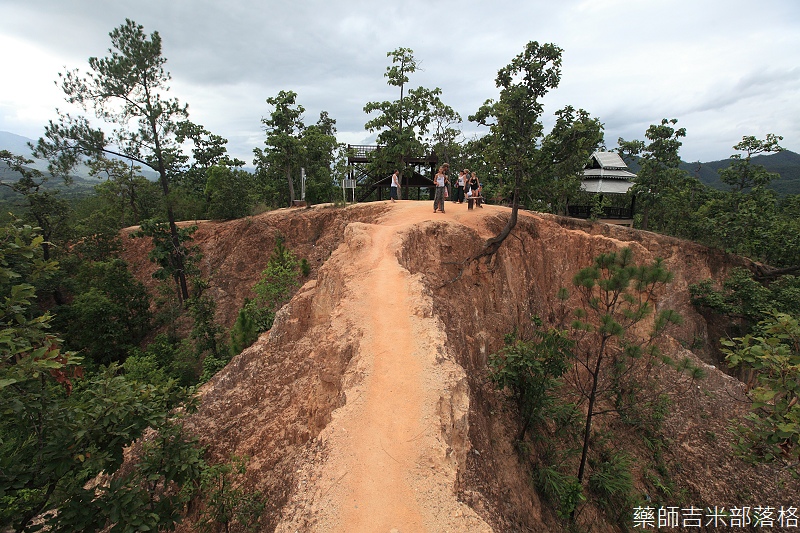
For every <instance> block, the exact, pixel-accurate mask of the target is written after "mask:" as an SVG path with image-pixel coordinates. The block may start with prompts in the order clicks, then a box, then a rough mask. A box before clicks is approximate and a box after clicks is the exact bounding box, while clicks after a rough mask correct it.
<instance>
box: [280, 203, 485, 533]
mask: <svg viewBox="0 0 800 533" xmlns="http://www.w3.org/2000/svg"><path fill="white" fill-rule="evenodd" d="M429 208H430V206H429V204H428V203H427V202H425V204H421V203H418V202H408V203H406V202H399V203H398V204H396V205H395V206H393V209H392V210H391V211H390V212H389V213H388V214H387V215H385V216H384V217H383V219H382V220H379V221H377V223H376V224H363V223H353V224H350V225H349V226H348V228H347V229H346V237H345V244H344V245H343V246H342V247H340V249H339V250H337V251H336V252H335V254H334V255H337V254H344V255H342V256H340V257H338V258H336V260H346V261H347V262H348V263H349V267H348V269H347V270H348V272H350V273H351V274H349V276H348V278H347V280H346V286H347V291H346V293H347V297H346V298H344V299H343V301H342V302H341V306H342V308H341V309H340V310H339V311H340V312H338V313H335V314H337V315H338V318H337V317H334V318H333V319H332V327H333V328H334V329H336V330H340V331H341V334H342V335H353V336H356V337H357V338H358V346H357V349H356V353H355V355H354V357H353V359H352V361H351V363H350V367H349V369H348V375H347V376H346V377H345V385H344V391H343V392H344V393H345V396H346V403H345V405H344V406H343V407H341V408H339V409H337V410H336V411H334V413H333V415H332V420H331V422H330V424H328V426H327V427H326V428H325V429H324V430H323V432H322V433H321V434H320V435H319V437H318V440H319V441H320V442H321V443H323V445H324V450H325V452H324V456H323V457H320V458H318V460H317V461H315V462H318V464H316V465H315V466H314V467H313V470H314V471H313V472H308V473H307V474H306V475H305V477H304V479H306V480H307V481H306V483H307V488H305V489H303V490H305V491H306V493H305V494H301V495H295V498H293V499H294V501H295V502H296V504H297V505H299V506H301V507H305V512H304V513H303V514H305V515H306V518H305V521H304V523H305V524H307V525H308V524H310V525H311V528H312V529H311V530H313V531H334V532H348V533H351V532H373V531H374V532H384V533H411V532H428V531H430V532H445V531H448V532H457V531H477V532H489V531H492V530H491V528H490V527H489V526H488V525H487V524H486V523H485V522H483V520H481V519H480V517H478V515H477V514H476V513H475V512H474V511H473V510H472V509H471V508H469V507H468V506H467V505H465V504H463V503H461V502H458V501H457V497H456V476H457V470H458V463H459V456H460V457H461V460H462V461H463V457H464V456H465V454H466V453H467V451H468V450H467V449H466V448H467V447H468V436H467V432H468V425H467V424H468V422H467V413H468V409H469V395H468V390H467V386H466V379H465V377H464V371H463V369H462V368H461V367H460V366H458V365H457V364H455V362H454V361H453V360H452V357H450V356H449V355H448V354H447V349H446V347H445V346H446V339H445V333H444V328H443V325H442V324H441V322H440V321H439V319H438V318H436V316H435V313H434V312H433V309H432V306H433V304H432V299H431V298H430V297H429V296H426V289H425V288H424V286H423V284H422V282H421V274H414V275H412V274H411V273H409V272H408V270H406V269H405V268H404V267H402V266H401V265H400V264H399V262H398V256H397V252H398V250H399V249H400V247H401V246H403V234H404V232H405V231H406V230H407V229H408V228H410V227H411V226H412V225H415V224H419V223H420V222H422V223H424V222H426V221H427V220H431V219H432V220H447V219H449V220H450V221H451V222H452V220H453V218H451V216H449V215H448V216H442V215H433V214H432V213H427V211H428V210H429ZM464 211H465V212H466V206H464ZM487 211H488V210H487ZM471 218H474V217H471ZM332 259H334V258H333V257H332ZM455 443H458V444H455ZM454 447H460V448H461V449H459V450H454V449H453V448H454ZM319 463H321V464H319ZM309 514H310V515H311V516H310V517H309V516H308V515H309ZM297 526H298V524H297V523H285V524H283V527H278V531H298V530H303V529H302V528H298V527H297Z"/></svg>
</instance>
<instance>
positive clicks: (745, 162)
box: [719, 133, 783, 193]
mask: <svg viewBox="0 0 800 533" xmlns="http://www.w3.org/2000/svg"><path fill="white" fill-rule="evenodd" d="M782 140H783V137H780V136H778V135H775V134H772V133H768V134H767V137H766V139H764V140H760V139H756V138H755V137H754V136H752V135H751V136H745V137H742V141H741V142H740V143H738V144H736V146H734V147H733V149H734V150H738V151H740V152H744V154H745V155H744V158H742V155H741V154H734V155H732V156H731V157H730V159H731V162H730V165H728V167H727V168H724V169H722V170H721V171H720V173H719V177H720V179H721V180H722V182H723V183H725V184H726V185H728V186H729V187H731V190H732V191H733V192H734V193H738V192H743V191H745V190H747V189H751V188H753V187H764V186H766V185H769V182H770V181H772V180H774V179H776V178H779V177H780V174H775V173H774V172H767V170H766V169H765V168H764V167H763V166H762V165H754V164H753V161H752V158H753V156H754V155H759V154H768V153H775V152H780V151H782V150H783V148H782V147H781V146H780V145H779V144H778V143H779V142H780V141H782Z"/></svg>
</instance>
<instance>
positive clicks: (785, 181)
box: [681, 150, 800, 194]
mask: <svg viewBox="0 0 800 533" xmlns="http://www.w3.org/2000/svg"><path fill="white" fill-rule="evenodd" d="M753 163H754V164H756V165H761V166H763V167H764V168H765V169H766V170H767V171H768V172H775V173H776V174H779V175H780V179H777V180H774V181H772V182H771V183H770V184H769V188H770V189H772V190H774V191H775V192H777V193H778V194H800V154H796V153H794V152H791V151H789V150H784V151H781V152H778V153H777V154H770V155H758V156H755V157H753ZM730 164H731V160H730V159H724V160H722V161H710V162H707V163H683V164H682V165H681V168H682V169H683V170H685V171H686V172H688V173H689V174H691V175H693V176H696V177H697V178H698V179H699V180H700V181H701V182H702V183H703V184H704V185H708V186H709V187H713V188H715V189H722V190H728V189H729V186H727V185H726V184H725V183H723V182H722V180H721V179H720V177H719V171H720V170H722V169H723V168H726V167H728V166H729V165H730Z"/></svg>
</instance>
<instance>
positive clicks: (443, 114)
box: [364, 48, 461, 182]
mask: <svg viewBox="0 0 800 533" xmlns="http://www.w3.org/2000/svg"><path fill="white" fill-rule="evenodd" d="M386 57H390V58H391V59H392V64H391V65H390V66H388V67H386V73H385V74H384V76H385V77H386V78H387V80H388V81H387V83H388V84H389V85H391V86H393V87H398V88H399V89H400V97H399V99H397V100H393V101H383V102H368V103H367V104H366V105H365V106H364V112H365V113H367V114H372V113H376V112H377V113H378V115H377V116H376V117H374V118H372V119H370V120H369V121H368V122H367V123H366V124H364V129H366V130H368V131H370V132H376V131H378V132H380V133H379V134H378V138H377V141H378V143H379V144H380V145H381V146H382V148H381V150H379V151H376V152H375V153H373V154H372V155H373V160H372V162H371V163H370V172H371V173H372V174H373V175H388V174H391V173H392V170H393V169H394V168H398V169H400V170H401V182H402V180H403V179H404V178H408V177H409V175H410V171H411V168H410V167H406V166H405V164H404V163H403V161H404V158H408V157H422V156H424V155H426V154H428V153H431V152H432V148H433V145H434V144H438V145H440V146H442V147H443V148H444V147H446V146H448V145H449V144H451V142H452V139H453V138H454V137H455V135H457V131H456V130H455V129H454V128H452V126H453V125H455V124H459V123H460V122H461V117H460V116H459V114H458V113H456V112H455V111H454V110H453V109H452V108H451V107H450V106H448V105H446V104H445V103H444V102H443V101H442V100H441V98H440V96H441V94H442V90H441V89H440V88H438V87H436V88H434V89H428V88H426V87H417V88H414V89H409V90H408V91H406V84H408V82H409V77H408V75H409V74H413V73H414V72H416V71H417V70H418V68H419V62H418V61H417V59H416V58H415V57H414V51H413V50H411V49H410V48H397V49H396V50H393V51H391V52H388V53H387V54H386Z"/></svg>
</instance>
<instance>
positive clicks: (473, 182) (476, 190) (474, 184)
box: [469, 172, 483, 208]
mask: <svg viewBox="0 0 800 533" xmlns="http://www.w3.org/2000/svg"><path fill="white" fill-rule="evenodd" d="M469 188H470V191H472V198H473V199H475V201H476V202H477V205H478V207H480V208H483V206H482V205H481V200H482V198H481V182H480V181H478V174H477V173H476V172H473V173H472V177H471V178H470V180H469Z"/></svg>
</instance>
